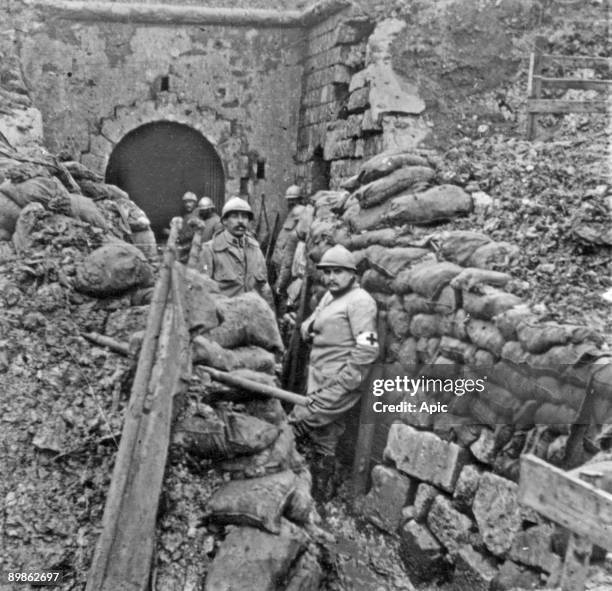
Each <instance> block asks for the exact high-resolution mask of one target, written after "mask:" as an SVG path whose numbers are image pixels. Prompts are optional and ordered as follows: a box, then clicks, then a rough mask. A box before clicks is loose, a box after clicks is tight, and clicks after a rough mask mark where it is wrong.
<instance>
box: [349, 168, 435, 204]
mask: <svg viewBox="0 0 612 591" xmlns="http://www.w3.org/2000/svg"><path fill="white" fill-rule="evenodd" d="M434 174H435V173H434V171H433V170H432V169H431V168H429V167H428V166H407V167H403V168H399V169H397V170H395V171H394V172H392V173H391V174H389V175H387V176H384V177H383V178H380V179H378V180H376V181H372V182H371V183H368V184H367V185H365V186H363V187H360V188H359V189H357V191H355V193H353V195H354V196H355V197H356V198H357V200H358V201H359V205H361V207H363V208H368V207H373V206H375V205H378V204H380V203H382V202H383V201H385V200H386V199H388V198H389V197H393V195H397V194H398V193H401V192H402V191H404V190H406V189H408V188H412V190H413V191H414V185H417V184H419V183H427V182H428V181H430V180H431V179H432V178H433V177H434Z"/></svg>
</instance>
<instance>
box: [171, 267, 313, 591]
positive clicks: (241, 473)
mask: <svg viewBox="0 0 612 591" xmlns="http://www.w3.org/2000/svg"><path fill="white" fill-rule="evenodd" d="M179 272H180V273H182V274H183V278H184V287H185V289H184V290H183V291H184V295H185V298H186V300H185V310H186V311H187V321H188V325H189V328H190V331H191V333H192V334H194V333H198V336H195V337H194V339H193V356H192V359H193V361H194V362H195V363H196V364H197V365H196V373H197V375H198V376H199V380H198V385H197V386H196V387H195V389H194V392H193V394H194V396H192V397H189V399H188V400H187V403H186V406H185V408H184V409H183V410H182V411H181V416H180V420H179V421H178V423H177V425H176V427H175V430H174V436H173V442H174V444H175V445H176V446H177V447H179V448H180V449H182V450H186V451H188V452H189V453H190V454H193V455H194V456H196V457H198V458H200V459H201V460H205V461H208V465H209V466H210V467H211V468H215V469H216V470H217V473H218V474H219V475H222V478H223V480H224V483H223V484H221V486H220V488H217V489H216V490H215V491H214V493H213V494H212V496H210V498H208V499H203V501H206V505H205V506H206V514H205V519H206V520H207V521H209V522H211V523H212V524H213V526H214V527H217V526H219V525H221V526H226V528H225V533H226V534H227V535H226V536H225V538H224V540H223V541H222V542H220V546H219V549H218V551H217V553H216V555H215V557H214V559H213V562H212V564H211V566H210V568H209V570H208V574H207V577H206V582H205V584H204V587H203V588H204V589H207V590H209V589H210V590H213V589H221V588H227V589H230V588H231V589H236V590H237V591H238V590H244V591H247V590H249V591H250V590H251V589H262V590H269V591H273V590H276V589H281V588H282V589H289V590H296V589H317V588H318V587H319V582H320V579H321V577H322V571H321V568H320V566H319V564H318V557H319V551H318V549H317V547H316V545H315V544H314V543H313V540H312V539H311V535H310V533H308V531H309V530H310V528H311V527H312V526H313V522H314V520H315V519H316V510H315V508H314V502H313V500H312V497H311V495H310V487H311V481H310V473H309V471H308V469H307V467H306V465H305V462H304V459H303V458H302V456H301V455H300V454H299V453H298V451H297V449H296V445H295V438H294V435H293V430H292V428H291V426H290V425H289V423H288V421H287V415H286V414H285V411H284V410H283V408H282V406H281V404H280V402H279V401H278V400H275V399H262V398H257V397H255V396H254V395H253V394H252V393H251V392H249V391H245V390H242V389H241V388H238V387H233V386H228V385H225V384H222V383H219V382H216V381H214V379H211V375H210V372H207V371H206V369H207V368H206V367H201V366H200V364H204V365H205V366H212V367H214V368H215V369H219V370H224V371H229V372H231V373H232V375H234V376H239V377H243V378H248V379H250V380H252V381H255V382H259V383H263V384H265V385H277V384H276V379H275V376H274V373H275V369H276V365H275V354H276V353H278V352H279V350H281V349H282V342H281V339H280V334H279V331H278V326H277V323H276V318H275V317H274V313H273V312H272V310H271V309H270V308H269V306H268V305H267V304H266V302H265V301H264V300H263V299H262V298H261V297H259V296H258V295H257V294H256V293H253V292H249V293H246V294H242V295H240V296H236V297H234V298H227V297H224V296H222V295H221V294H219V293H218V289H217V288H216V286H215V285H214V282H212V281H211V280H210V279H209V278H208V277H207V276H205V275H203V274H201V273H198V272H196V271H195V270H193V269H184V268H182V266H181V269H180V271H179ZM213 376H214V374H213ZM213 531H214V529H213ZM217 531H218V527H217ZM279 581H285V584H283V585H281V586H279V584H278V582H279Z"/></svg>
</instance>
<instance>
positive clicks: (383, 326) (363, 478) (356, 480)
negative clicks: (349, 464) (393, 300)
mask: <svg viewBox="0 0 612 591" xmlns="http://www.w3.org/2000/svg"><path fill="white" fill-rule="evenodd" d="M377 331H378V347H379V349H378V360H377V361H376V363H375V364H374V365H373V366H372V367H371V368H370V372H369V375H368V379H367V380H365V382H364V385H365V386H366V387H369V386H370V384H372V382H373V380H375V379H378V378H380V377H382V373H383V368H384V362H385V355H386V351H385V342H386V340H387V314H386V313H385V312H380V313H379V314H378V329H377ZM375 432H376V414H375V413H374V411H373V409H372V392H371V391H365V392H362V394H361V412H360V414H359V433H358V434H357V444H356V446H355V459H354V460H353V497H354V498H356V497H357V496H358V495H362V494H364V493H365V491H366V486H367V484H368V477H369V475H370V461H371V458H370V456H371V454H372V442H373V441H374V434H375Z"/></svg>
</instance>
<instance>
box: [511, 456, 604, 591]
mask: <svg viewBox="0 0 612 591" xmlns="http://www.w3.org/2000/svg"><path fill="white" fill-rule="evenodd" d="M607 464H608V467H607V469H608V470H610V471H612V466H610V464H609V463H607ZM592 470H593V466H591V465H586V466H583V467H582V468H579V469H577V470H573V471H571V472H564V471H563V470H560V469H559V468H556V467H554V466H551V465H550V464H548V463H547V462H545V461H544V460H541V459H539V458H538V457H536V456H534V455H531V454H527V455H524V456H522V457H521V473H520V481H519V502H520V503H522V504H524V505H526V506H527V507H530V508H531V509H535V510H536V511H537V512H538V513H540V514H542V515H543V516H544V517H546V518H547V519H550V520H551V521H554V522H555V523H557V524H559V525H561V526H563V527H565V528H567V529H568V530H570V531H571V532H572V536H571V537H570V541H569V544H568V548H567V552H566V555H565V562H564V565H563V572H562V579H561V588H562V590H563V591H580V590H581V589H583V588H584V581H585V578H586V573H587V570H588V565H589V559H590V555H591V549H592V544H597V545H598V546H601V547H602V548H604V549H606V550H608V551H612V494H610V493H609V492H607V491H605V490H601V489H599V488H597V487H595V486H593V485H592V484H590V483H589V482H586V481H585V478H587V477H588V476H589V475H590V473H591V471H592Z"/></svg>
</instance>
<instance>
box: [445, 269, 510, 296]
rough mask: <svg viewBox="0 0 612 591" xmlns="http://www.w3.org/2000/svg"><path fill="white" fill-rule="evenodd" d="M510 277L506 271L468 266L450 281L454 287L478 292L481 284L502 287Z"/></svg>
mask: <svg viewBox="0 0 612 591" xmlns="http://www.w3.org/2000/svg"><path fill="white" fill-rule="evenodd" d="M510 279H511V277H510V275H508V274H507V273H500V272H499V271H490V270H488V269H477V268H476V267H468V268H467V269H463V271H461V273H459V275H457V277H455V278H453V280H452V281H451V286H452V287H454V288H455V289H465V290H466V291H476V292H479V291H480V290H481V289H482V287H483V285H493V286H495V287H504V286H505V285H506V284H507V283H508V281H510Z"/></svg>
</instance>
